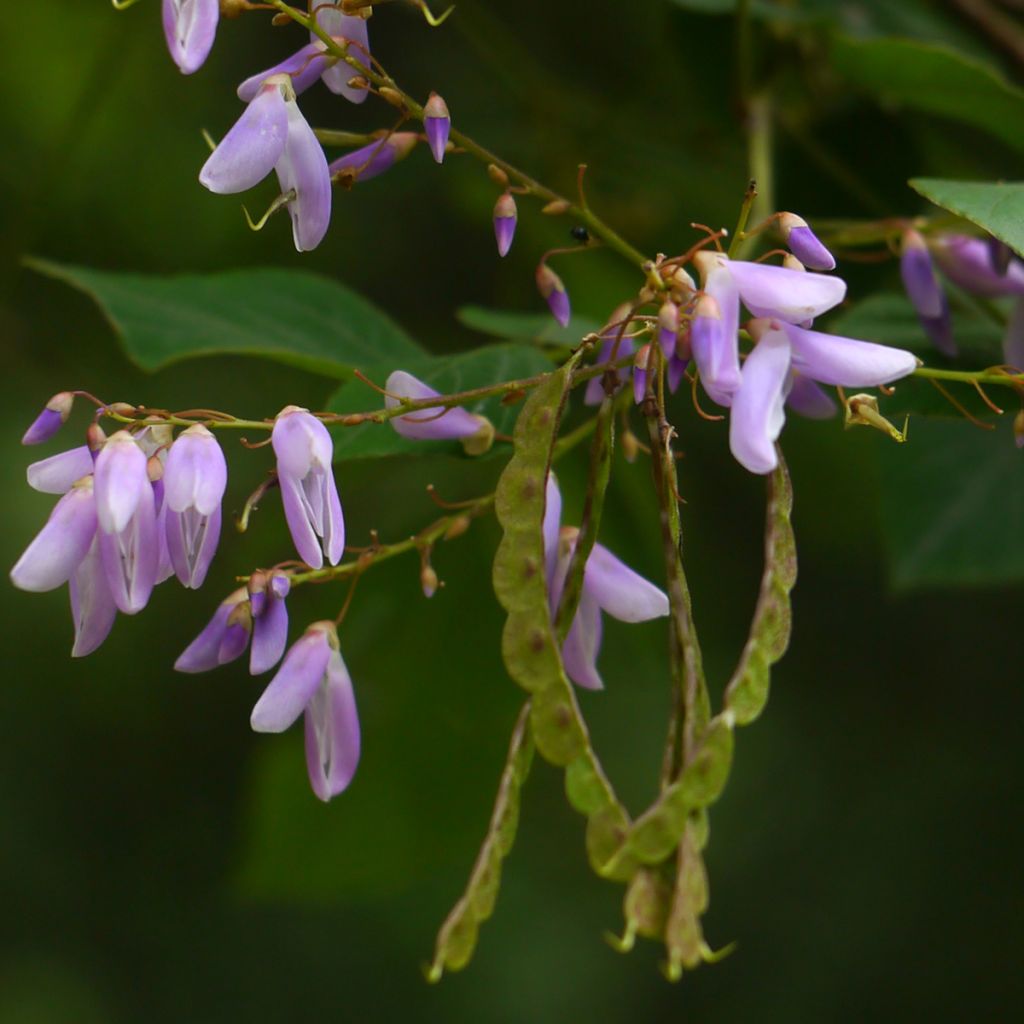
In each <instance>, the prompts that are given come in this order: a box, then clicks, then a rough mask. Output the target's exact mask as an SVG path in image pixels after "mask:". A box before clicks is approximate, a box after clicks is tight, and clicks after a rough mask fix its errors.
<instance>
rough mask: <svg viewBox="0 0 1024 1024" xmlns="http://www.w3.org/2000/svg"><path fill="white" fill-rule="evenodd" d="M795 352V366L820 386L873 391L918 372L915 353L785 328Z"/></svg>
mask: <svg viewBox="0 0 1024 1024" xmlns="http://www.w3.org/2000/svg"><path fill="white" fill-rule="evenodd" d="M781 326H782V328H783V330H784V331H785V333H786V336H787V338H788V339H789V344H790V345H791V346H792V349H793V366H794V368H795V369H797V370H799V371H800V372H801V373H802V374H804V375H805V376H807V377H810V378H811V379H812V380H816V381H818V382H819V383H821V384H836V385H838V386H839V387H849V388H870V387H877V386H878V385H879V384H888V383H889V382H890V381H894V380H899V378H900V377H906V376H907V374H908V373H913V372H914V370H915V369H916V368H917V359H916V357H915V356H914V354H913V353H912V352H907V351H906V350H905V349H901V348H891V347H890V346H888V345H876V344H875V343H874V342H872V341H859V340H857V339H856V338H843V337H841V336H839V335H837V334H822V333H821V332H820V331H806V330H804V329H803V328H802V327H796V326H794V325H793V324H785V323H784V324H782V325H781Z"/></svg>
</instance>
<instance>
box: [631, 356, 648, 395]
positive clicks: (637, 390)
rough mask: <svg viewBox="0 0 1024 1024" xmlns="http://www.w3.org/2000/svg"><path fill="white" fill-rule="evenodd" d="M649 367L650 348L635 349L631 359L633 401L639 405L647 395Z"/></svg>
mask: <svg viewBox="0 0 1024 1024" xmlns="http://www.w3.org/2000/svg"><path fill="white" fill-rule="evenodd" d="M650 365H651V346H650V345H644V346H642V347H641V348H639V349H637V353H636V355H635V356H634V357H633V401H634V402H636V404H637V405H639V404H640V403H641V402H642V401H643V400H644V396H645V395H646V394H647V371H648V370H649V369H650Z"/></svg>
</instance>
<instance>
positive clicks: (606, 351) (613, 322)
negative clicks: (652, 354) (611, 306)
mask: <svg viewBox="0 0 1024 1024" xmlns="http://www.w3.org/2000/svg"><path fill="white" fill-rule="evenodd" d="M632 308H633V307H632V305H631V304H630V303H628V302H624V303H623V304H622V305H621V306H619V307H618V308H617V309H616V310H615V312H614V313H612V315H611V317H610V318H609V320H608V323H607V325H606V326H605V328H604V330H603V331H601V350H600V351H599V352H598V354H597V364H598V365H599V366H600V365H601V364H602V363H608V362H611V359H612V355H613V354H614V356H615V358H616V359H625V358H628V357H629V356H631V355H632V354H633V351H634V349H635V346H634V344H633V339H632V338H630V337H628V334H627V332H628V331H629V324H628V323H624V321H625V320H626V318H627V317H628V316H629V314H630V311H631V310H632ZM616 341H618V345H616ZM631 372H632V368H631V367H629V366H620V367H619V368H618V369H617V370H616V371H615V374H616V376H617V377H618V380H619V384H618V386H617V387H616V391H617V390H618V388H619V387H621V386H622V385H623V384H624V383H625V382H626V381H627V380H629V375H630V373H631ZM604 395H605V391H604V379H603V378H602V377H594V378H593V379H592V380H589V381H587V386H586V389H585V390H584V392H583V404H584V405H600V404H601V402H602V401H604Z"/></svg>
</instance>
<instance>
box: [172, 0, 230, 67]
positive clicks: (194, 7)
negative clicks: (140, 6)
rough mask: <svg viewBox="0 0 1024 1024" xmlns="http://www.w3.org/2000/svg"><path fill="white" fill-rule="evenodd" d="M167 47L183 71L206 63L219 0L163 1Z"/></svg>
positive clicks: (215, 29)
mask: <svg viewBox="0 0 1024 1024" xmlns="http://www.w3.org/2000/svg"><path fill="white" fill-rule="evenodd" d="M163 3H164V10H163V15H164V35H165V36H166V37H167V48H168V49H169V50H170V51H171V57H172V58H173V60H174V63H175V64H177V65H178V67H179V68H181V71H182V74H185V75H191V74H192V72H194V71H198V70H199V68H201V67H202V66H203V62H204V61H205V60H206V58H207V56H208V55H209V53H210V49H211V47H212V46H213V38H214V36H215V35H216V33H217V20H218V18H219V17H220V0H163Z"/></svg>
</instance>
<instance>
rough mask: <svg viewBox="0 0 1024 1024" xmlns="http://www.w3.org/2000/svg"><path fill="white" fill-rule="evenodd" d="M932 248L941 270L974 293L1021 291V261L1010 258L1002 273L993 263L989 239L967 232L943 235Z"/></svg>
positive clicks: (1023, 285) (1023, 264)
mask: <svg viewBox="0 0 1024 1024" xmlns="http://www.w3.org/2000/svg"><path fill="white" fill-rule="evenodd" d="M933 251H934V254H935V258H936V260H938V263H939V266H940V267H941V268H942V270H943V273H945V275H946V276H947V277H948V278H949V279H950V280H951V281H952V282H953V283H954V284H956V285H959V286H960V287H961V288H963V289H964V290H965V291H968V292H971V293H972V294H973V295H982V296H984V297H986V298H993V299H994V298H999V297H1000V296H1003V295H1024V262H1021V260H1019V259H1016V258H1014V259H1011V260H1010V262H1009V264H1008V266H1007V268H1006V271H1005V273H1000V272H999V270H998V269H997V268H996V267H994V266H993V265H992V254H991V249H990V247H989V240H988V239H985V238H969V237H968V236H967V235H946V236H944V237H942V238H938V239H936V241H935V244H934V247H933Z"/></svg>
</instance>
